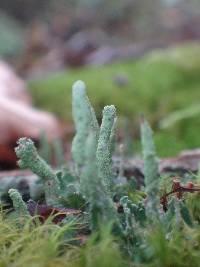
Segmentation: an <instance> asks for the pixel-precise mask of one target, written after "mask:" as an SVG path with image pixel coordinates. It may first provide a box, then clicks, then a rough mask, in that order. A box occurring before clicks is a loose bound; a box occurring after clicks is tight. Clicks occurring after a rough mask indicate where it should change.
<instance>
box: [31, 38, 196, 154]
mask: <svg viewBox="0 0 200 267" xmlns="http://www.w3.org/2000/svg"><path fill="white" fill-rule="evenodd" d="M199 55H200V45H199V44H197V43H191V44H185V45H182V46H179V47H175V48H169V49H167V50H164V51H160V50H157V51H155V52H152V53H150V54H149V55H147V56H145V57H143V58H142V59H140V60H137V61H126V62H120V63H115V64H110V65H106V66H101V67H85V68H80V69H76V70H68V71H66V72H62V73H59V74H55V75H53V76H51V77H47V78H45V79H43V80H40V81H34V82H31V83H30V88H31V92H32V94H33V98H34V101H35V104H36V105H37V106H39V107H41V108H43V109H47V110H49V111H52V112H55V113H56V114H57V115H58V116H59V117H60V118H62V119H64V120H65V121H71V120H72V119H71V86H72V84H73V83H74V81H76V80H78V79H81V80H84V81H85V83H86V84H87V87H88V95H90V99H91V101H92V104H93V105H94V106H95V108H96V111H97V115H98V117H100V114H101V110H102V109H103V107H104V106H105V105H110V104H113V105H115V106H116V108H117V110H118V114H119V115H121V116H126V117H128V118H129V119H130V120H131V122H132V125H133V126H134V128H135V126H136V127H137V129H138V127H139V126H138V123H137V121H138V119H137V118H138V114H139V113H140V112H143V113H145V114H147V115H148V120H149V121H150V123H151V125H152V126H153V129H154V131H155V132H156V133H157V132H158V123H159V121H160V120H161V119H163V118H165V116H167V115H168V114H169V113H171V112H173V111H175V110H179V109H182V108H186V107H188V106H190V105H193V104H198V101H199V99H200V90H199V89H200V75H199V73H200V62H199V58H200V57H199ZM120 77H125V79H126V80H127V82H126V83H125V84H124V85H123V86H120V85H119V84H120V82H119V81H118V80H120ZM149 114H151V115H149ZM197 117H198V116H196V117H194V118H192V119H190V121H192V125H193V128H192V129H191V128H190V125H191V123H190V122H189V126H188V121H184V120H183V121H181V123H180V124H179V123H178V124H177V125H176V126H174V127H173V128H172V129H169V130H167V135H168V136H169V138H170V139H176V140H178V142H175V144H174V146H173V148H171V149H168V148H166V149H167V150H166V151H164V150H163V139H162V132H159V137H158V138H157V137H156V145H157V147H158V151H159V152H161V154H162V155H169V153H171V152H172V153H176V152H177V151H179V149H183V148H192V147H194V146H199V145H200V140H199V136H198V131H196V129H197V127H198V128H199V120H198V118H197ZM194 125H196V126H194ZM195 127H196V128H195ZM185 128H187V130H185ZM191 131H192V133H191ZM172 136H173V137H172Z"/></svg>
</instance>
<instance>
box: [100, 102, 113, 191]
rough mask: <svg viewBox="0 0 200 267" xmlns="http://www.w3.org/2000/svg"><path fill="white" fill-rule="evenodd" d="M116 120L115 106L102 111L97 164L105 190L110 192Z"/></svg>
mask: <svg viewBox="0 0 200 267" xmlns="http://www.w3.org/2000/svg"><path fill="white" fill-rule="evenodd" d="M115 120H116V108H115V106H113V105H111V106H106V107H104V110H103V119H102V123H101V128H100V134H99V140H98V146H97V153H96V157H97V163H98V172H99V176H100V177H101V179H102V180H103V181H104V183H105V185H106V188H107V190H108V191H109V192H110V191H112V187H113V174H112V150H113V147H112V146H113V144H111V142H113V140H111V139H112V136H113V135H114V133H113V130H114V128H113V127H114V123H115Z"/></svg>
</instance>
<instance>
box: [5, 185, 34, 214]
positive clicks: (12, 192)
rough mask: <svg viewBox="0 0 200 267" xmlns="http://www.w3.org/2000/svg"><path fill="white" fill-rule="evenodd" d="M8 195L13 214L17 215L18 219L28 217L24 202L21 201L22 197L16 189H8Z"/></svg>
mask: <svg viewBox="0 0 200 267" xmlns="http://www.w3.org/2000/svg"><path fill="white" fill-rule="evenodd" d="M8 194H9V196H10V198H11V199H12V202H13V207H14V209H15V212H16V213H17V216H18V217H19V219H20V217H27V218H29V217H30V214H29V212H28V209H27V206H26V204H25V202H24V201H23V199H22V196H21V195H20V193H19V192H18V191H17V190H16V189H12V188H11V189H9V191H8Z"/></svg>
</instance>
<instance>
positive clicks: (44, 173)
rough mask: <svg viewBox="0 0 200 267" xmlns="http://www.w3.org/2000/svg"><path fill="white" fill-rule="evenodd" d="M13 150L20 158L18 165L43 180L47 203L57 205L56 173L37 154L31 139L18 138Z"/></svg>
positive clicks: (57, 184)
mask: <svg viewBox="0 0 200 267" xmlns="http://www.w3.org/2000/svg"><path fill="white" fill-rule="evenodd" d="M17 144H18V146H17V147H16V148H15V152H16V155H17V157H18V158H20V160H19V161H18V165H19V166H20V168H22V169H26V168H28V169H30V170H31V171H32V172H33V173H35V174H36V175H38V176H39V177H41V178H42V179H43V180H44V191H45V199H46V202H47V204H49V205H54V206H59V183H58V180H57V177H56V174H55V173H54V172H53V170H52V169H51V168H50V166H49V165H48V164H47V163H46V162H45V161H44V160H43V159H42V158H41V157H40V156H39V155H38V152H37V149H36V147H35V145H34V143H33V141H32V140H31V139H29V138H26V137H23V138H20V139H19V140H18V142H17Z"/></svg>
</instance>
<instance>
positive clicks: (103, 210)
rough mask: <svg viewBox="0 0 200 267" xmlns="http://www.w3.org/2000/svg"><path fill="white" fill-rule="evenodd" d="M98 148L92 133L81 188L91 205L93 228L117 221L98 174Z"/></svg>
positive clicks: (110, 200) (88, 142) (89, 137)
mask: <svg viewBox="0 0 200 267" xmlns="http://www.w3.org/2000/svg"><path fill="white" fill-rule="evenodd" d="M96 148H97V141H96V136H95V133H94V132H93V131H91V132H90V134H89V136H88V138H87V142H86V150H85V151H86V154H85V157H86V165H85V168H84V169H83V173H82V175H81V180H80V183H81V184H80V188H81V193H82V194H83V195H84V196H85V198H86V200H87V201H88V202H89V205H90V218H91V224H92V228H96V227H98V224H99V223H108V222H110V221H112V222H116V221H117V219H116V211H115V208H114V204H113V202H112V199H111V198H110V196H109V195H108V194H107V190H106V187H105V184H104V182H103V180H102V179H101V177H100V176H99V174H98V168H97V160H96Z"/></svg>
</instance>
